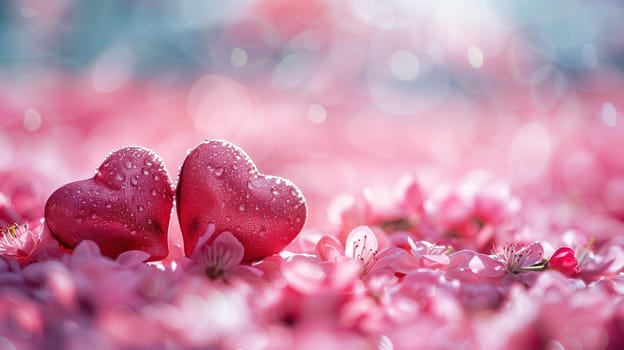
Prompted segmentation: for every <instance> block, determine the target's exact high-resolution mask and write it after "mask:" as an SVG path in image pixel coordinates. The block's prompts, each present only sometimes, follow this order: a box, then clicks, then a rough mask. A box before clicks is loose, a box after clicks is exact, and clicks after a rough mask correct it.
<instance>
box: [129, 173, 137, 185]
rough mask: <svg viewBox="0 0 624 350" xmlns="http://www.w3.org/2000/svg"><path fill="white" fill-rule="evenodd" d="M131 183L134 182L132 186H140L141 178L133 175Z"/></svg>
mask: <svg viewBox="0 0 624 350" xmlns="http://www.w3.org/2000/svg"><path fill="white" fill-rule="evenodd" d="M130 183H131V184H132V186H138V185H139V178H138V177H137V176H136V175H132V178H131V179H130Z"/></svg>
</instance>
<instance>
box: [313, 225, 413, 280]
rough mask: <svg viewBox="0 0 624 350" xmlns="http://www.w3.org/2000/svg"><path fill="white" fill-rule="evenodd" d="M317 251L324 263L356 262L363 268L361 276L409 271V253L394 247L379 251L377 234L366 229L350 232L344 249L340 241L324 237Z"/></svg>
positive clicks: (362, 227)
mask: <svg viewBox="0 0 624 350" xmlns="http://www.w3.org/2000/svg"><path fill="white" fill-rule="evenodd" d="M317 251H318V254H319V257H320V258H321V259H323V260H327V261H335V262H340V261H342V260H344V259H345V258H347V259H351V260H354V261H356V262H357V263H358V264H359V265H360V274H361V275H362V277H365V276H368V275H370V274H374V273H383V272H384V271H385V272H392V273H393V272H405V269H409V262H408V260H409V258H408V257H407V254H406V252H405V251H403V250H402V249H399V248H396V247H394V246H387V247H385V248H383V249H380V247H379V240H378V238H377V235H376V234H375V233H374V232H373V231H372V230H371V229H370V228H369V227H367V226H358V227H356V228H354V229H353V230H351V232H349V235H348V236H347V239H346V245H345V247H344V248H343V247H342V244H341V243H340V242H339V241H338V240H337V239H335V238H333V237H331V236H325V237H323V238H321V239H320V240H319V242H318V245H317Z"/></svg>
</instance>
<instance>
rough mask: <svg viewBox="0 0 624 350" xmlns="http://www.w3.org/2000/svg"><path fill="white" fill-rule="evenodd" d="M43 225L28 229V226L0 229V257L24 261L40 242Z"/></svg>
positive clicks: (10, 226) (15, 225)
mask: <svg viewBox="0 0 624 350" xmlns="http://www.w3.org/2000/svg"><path fill="white" fill-rule="evenodd" d="M42 230H43V225H41V224H40V223H39V224H37V225H35V226H34V227H33V228H32V229H29V227H28V224H24V225H17V224H14V225H9V226H7V227H6V228H0V255H2V256H4V257H8V258H13V259H16V260H18V261H22V262H23V261H26V260H28V259H29V257H30V256H31V254H32V252H33V251H34V250H35V249H36V248H37V246H38V245H39V243H40V242H41V237H42Z"/></svg>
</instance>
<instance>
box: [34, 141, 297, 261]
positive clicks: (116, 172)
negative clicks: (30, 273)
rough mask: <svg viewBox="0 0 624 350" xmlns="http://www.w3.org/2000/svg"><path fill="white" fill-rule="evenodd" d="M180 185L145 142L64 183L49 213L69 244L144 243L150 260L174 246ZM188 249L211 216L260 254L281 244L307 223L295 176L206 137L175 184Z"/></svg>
mask: <svg viewBox="0 0 624 350" xmlns="http://www.w3.org/2000/svg"><path fill="white" fill-rule="evenodd" d="M173 199H174V188H173V185H172V182H171V180H170V178H169V175H168V173H167V170H166V169H165V166H164V163H163V161H162V159H161V158H160V157H159V156H158V155H157V154H155V153H154V152H152V151H150V150H148V149H146V148H142V147H125V148H122V149H120V150H118V151H116V152H113V153H111V154H110V155H109V156H108V157H107V158H106V160H105V161H104V162H103V163H102V165H101V166H100V167H99V168H98V170H97V172H96V174H95V176H94V177H93V178H91V179H87V180H82V181H77V182H72V183H69V184H67V185H64V186H62V187H60V188H59V189H57V190H56V191H55V192H54V193H53V194H52V195H51V196H50V198H48V201H47V203H46V206H45V221H46V224H47V225H48V227H49V229H50V231H51V232H52V234H53V236H54V237H55V238H56V239H57V240H58V241H59V242H60V243H61V245H63V246H64V247H67V248H70V249H72V248H74V247H76V246H77V245H78V244H79V243H80V242H81V241H82V240H86V239H88V240H92V241H94V242H96V243H97V244H98V245H99V246H100V249H101V251H102V254H104V255H107V256H110V257H116V256H118V255H119V254H121V253H123V252H125V251H127V250H134V249H138V250H143V251H145V252H147V253H149V254H150V260H161V259H163V258H165V257H166V256H167V254H168V242H167V231H168V226H169V220H170V217H171V209H172V206H173ZM175 200H176V205H177V214H178V219H179V221H180V227H181V229H182V236H183V240H184V251H185V254H186V255H187V256H190V255H191V254H192V253H193V251H194V249H195V246H196V245H197V242H198V240H199V238H200V237H201V236H202V235H203V234H204V233H205V232H206V230H207V228H208V226H209V225H210V224H214V225H215V227H216V230H215V232H217V234H215V235H213V237H211V239H210V240H209V241H208V242H207V243H210V242H211V241H212V240H213V239H214V238H216V236H218V234H219V233H221V232H224V231H229V232H231V233H232V234H233V235H234V236H235V237H236V238H237V239H238V240H239V241H240V242H241V243H242V245H243V247H244V248H245V260H248V261H253V260H258V259H261V258H263V257H266V256H269V255H271V254H273V253H276V252H278V251H280V250H281V249H282V248H284V247H285V246H286V245H287V244H288V243H290V242H291V241H292V240H293V239H294V238H295V236H297V234H299V232H300V231H301V229H302V228H303V225H304V223H305V220H306V216H307V208H306V204H305V199H304V198H303V195H302V194H301V191H299V189H298V188H297V187H296V186H295V185H294V184H293V183H291V182H290V181H288V180H285V179H282V178H279V177H274V176H267V175H263V174H261V173H259V172H258V170H257V168H256V166H255V165H254V163H253V162H252V160H251V159H250V158H249V157H248V156H247V154H246V153H245V152H244V151H243V150H242V149H240V148H239V147H237V146H236V145H234V144H232V143H229V142H227V141H221V140H207V141H205V142H203V143H201V144H200V145H199V146H197V147H196V148H195V149H193V150H192V151H191V152H190V153H189V154H188V155H187V157H186V159H185V161H184V164H183V165H182V167H181V170H180V174H179V179H178V184H177V189H176V192H175Z"/></svg>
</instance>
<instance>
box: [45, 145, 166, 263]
mask: <svg viewBox="0 0 624 350" xmlns="http://www.w3.org/2000/svg"><path fill="white" fill-rule="evenodd" d="M172 206H173V186H172V184H171V180H170V179H169V175H168V173H167V170H166V169H165V167H164V164H163V162H162V160H161V159H160V157H159V156H158V155H157V154H155V153H154V152H152V151H150V150H148V149H145V148H142V147H125V148H122V149H120V150H118V151H116V152H114V153H111V154H110V155H109V156H108V157H107V158H106V160H105V161H104V163H102V165H101V166H100V167H99V169H98V170H97V172H96V174H95V176H94V177H93V178H92V179H87V180H82V181H77V182H72V183H69V184H67V185H65V186H62V187H61V188H59V189H57V190H56V191H55V192H54V193H53V194H52V195H51V196H50V198H48V201H47V202H46V206H45V221H46V223H47V225H48V227H49V228H50V231H51V232H52V234H53V235H54V237H55V238H56V239H57V240H58V241H59V242H60V243H61V244H62V245H63V246H65V247H68V248H74V247H76V246H77V245H78V243H80V242H81V241H82V240H85V239H89V240H92V241H94V242H95V243H97V244H98V246H99V247H100V249H101V251H102V254H104V255H106V256H109V257H113V258H115V257H117V256H118V255H119V254H121V253H123V252H125V251H127V250H134V249H139V250H143V251H145V252H147V253H149V254H150V260H160V259H163V258H165V256H167V253H168V248H167V230H168V227H169V219H170V217H171V208H172Z"/></svg>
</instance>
